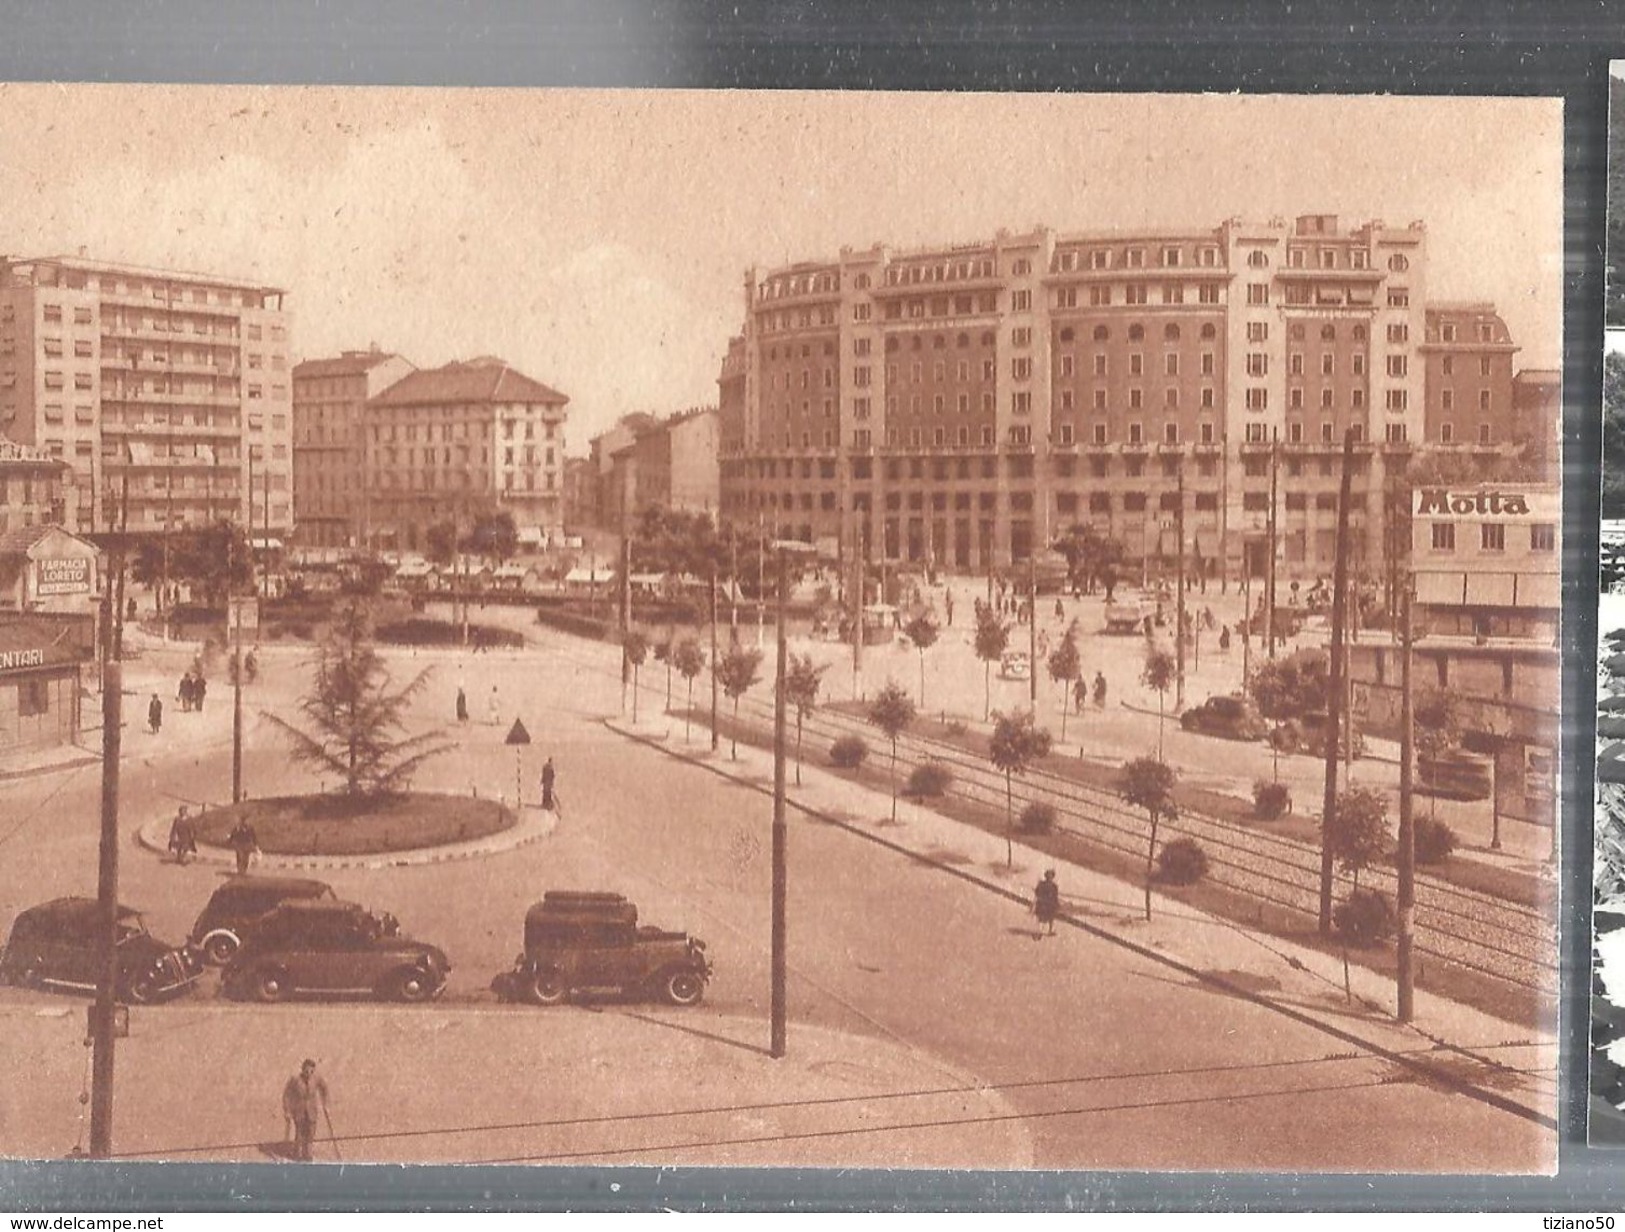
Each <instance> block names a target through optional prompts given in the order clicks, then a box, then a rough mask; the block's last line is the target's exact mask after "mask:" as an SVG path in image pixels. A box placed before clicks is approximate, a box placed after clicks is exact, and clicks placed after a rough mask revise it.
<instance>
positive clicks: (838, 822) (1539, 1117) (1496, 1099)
mask: <svg viewBox="0 0 1625 1232" xmlns="http://www.w3.org/2000/svg"><path fill="white" fill-rule="evenodd" d="M604 726H605V727H606V728H608V729H609V730H610V731H613V732H615V733H616V734H617V735H620V736H624V737H626V738H627V739H629V740H636V741H637V742H638V743H640V744H643V745H647V746H648V747H650V748H653V749H656V750H658V751H659V752H662V753H665V754H666V755H667V756H668V757H673V758H676V759H678V760H681V761H688V762H692V763H693V764H695V765H697V766H699V767H701V768H702V769H705V770H709V771H710V772H711V773H713V774H715V775H717V776H718V777H720V778H725V779H727V780H729V781H730V782H733V783H736V784H738V785H739V786H741V787H745V788H747V789H750V790H753V791H759V792H763V793H764V794H767V793H769V792H771V790H772V789H771V788H766V787H763V786H761V785H760V784H758V783H755V782H752V781H751V780H750V779H748V778H746V777H744V776H743V775H740V774H738V773H735V772H733V771H732V770H730V769H729V763H726V762H724V763H720V764H719V763H718V762H716V761H714V760H711V759H698V758H691V757H686V756H684V754H683V753H682V752H680V751H679V750H677V749H674V748H668V747H666V746H665V745H664V744H663V743H661V742H657V741H654V740H650V739H647V738H646V737H644V736H642V735H640V734H638V733H637V732H635V731H630V730H628V729H627V728H626V727H625V726H623V725H621V724H618V723H616V722H615V721H614V720H612V719H605V720H604ZM786 803H787V804H788V805H789V806H790V807H791V808H794V809H795V810H796V811H797V812H799V813H802V814H804V815H806V816H808V817H813V818H816V819H817V820H819V821H821V822H824V823H826V824H828V825H832V826H836V827H838V828H840V829H843V830H847V831H849V832H851V833H853V834H856V835H858V836H860V837H862V838H864V839H867V840H868V841H870V842H873V843H878V844H879V845H880V846H882V847H886V848H889V849H890V850H892V851H895V852H897V853H898V854H900V855H904V856H907V857H909V858H910V859H913V860H917V861H919V862H921V863H923V864H928V865H931V866H932V867H933V868H937V869H939V870H940V871H941V872H943V873H945V874H947V875H948V876H951V877H957V878H960V879H961V880H964V881H969V882H972V883H974V884H976V885H979V886H981V887H983V888H984V889H987V890H988V891H990V892H992V893H994V894H997V895H999V896H1001V897H1003V898H1005V899H1006V900H1008V901H1009V902H1012V903H1018V904H1020V905H1022V906H1023V907H1025V908H1028V909H1031V907H1032V900H1031V899H1030V898H1029V897H1028V896H1027V895H1026V894H1025V893H1023V892H1022V891H1021V890H1019V889H1012V888H1009V887H1006V886H1002V885H998V884H995V883H994V882H991V881H988V880H986V879H985V878H983V877H981V876H979V875H977V874H976V873H973V872H970V871H968V870H966V869H963V868H957V867H955V866H953V865H951V864H945V863H943V862H941V861H939V860H937V859H934V858H933V857H931V856H930V855H927V854H925V853H923V852H918V851H914V850H912V849H911V848H910V847H908V846H907V845H905V844H903V843H900V842H896V841H893V840H892V839H889V838H887V837H885V836H884V835H881V834H876V833H875V832H874V831H872V830H869V829H866V828H864V827H862V826H859V825H856V824H853V823H852V822H849V821H846V820H843V819H842V818H840V817H837V816H835V815H833V814H831V813H829V812H827V811H826V810H824V809H822V808H819V807H817V806H815V805H812V804H808V803H805V802H804V801H800V800H796V799H794V798H793V797H791V796H789V795H788V794H787V796H786ZM1056 920H1057V921H1058V922H1062V923H1065V924H1067V925H1069V926H1071V927H1073V928H1076V929H1078V930H1079V931H1080V932H1084V933H1087V934H1089V935H1090V936H1093V937H1096V938H1098V939H1100V940H1102V941H1105V942H1107V943H1108V944H1111V945H1115V946H1118V947H1120V948H1122V949H1125V950H1127V951H1129V952H1130V953H1132V954H1134V955H1136V956H1137V957H1139V958H1142V959H1146V960H1148V961H1150V962H1152V963H1155V964H1157V965H1159V966H1163V967H1167V968H1169V969H1171V970H1173V971H1175V972H1177V973H1179V974H1180V975H1182V976H1184V977H1185V978H1187V979H1190V980H1193V981H1195V982H1196V983H1197V984H1200V985H1202V986H1205V987H1208V988H1212V989H1214V990H1216V991H1218V992H1222V993H1225V994H1228V995H1229V996H1232V997H1235V998H1237V999H1238V1000H1241V1001H1247V1002H1250V1003H1251V1004H1253V1005H1257V1006H1259V1007H1260V1008H1263V1009H1267V1010H1270V1011H1273V1012H1274V1013H1277V1014H1280V1015H1281V1016H1282V1017H1284V1018H1287V1019H1289V1020H1291V1021H1293V1022H1296V1023H1298V1024H1300V1025H1302V1026H1306V1027H1309V1028H1311V1029H1312V1030H1316V1031H1319V1032H1321V1033H1322V1034H1324V1035H1326V1036H1329V1037H1330V1038H1332V1039H1334V1040H1337V1041H1339V1042H1340V1043H1344V1044H1350V1045H1353V1046H1354V1047H1356V1048H1359V1049H1362V1050H1364V1051H1365V1052H1368V1053H1370V1054H1371V1055H1372V1056H1374V1057H1377V1058H1379V1059H1381V1060H1383V1061H1387V1062H1388V1063H1389V1064H1391V1065H1394V1066H1396V1067H1397V1068H1399V1069H1401V1070H1404V1071H1407V1072H1409V1073H1412V1074H1416V1075H1417V1076H1419V1077H1421V1078H1423V1079H1425V1080H1428V1081H1431V1082H1434V1083H1436V1084H1438V1085H1440V1086H1442V1087H1444V1088H1445V1089H1447V1090H1450V1091H1454V1092H1456V1093H1457V1094H1460V1095H1465V1096H1467V1097H1468V1098H1470V1099H1474V1100H1477V1101H1478V1102H1480V1103H1483V1104H1486V1105H1488V1106H1489V1107H1492V1108H1495V1109H1496V1110H1497V1111H1500V1112H1506V1113H1509V1114H1511V1115H1513V1116H1516V1117H1519V1118H1520V1119H1522V1120H1526V1121H1530V1122H1531V1123H1533V1124H1536V1125H1540V1126H1542V1127H1544V1128H1548V1129H1553V1130H1555V1129H1557V1128H1558V1122H1557V1118H1556V1116H1555V1115H1552V1114H1548V1113H1545V1112H1542V1111H1540V1110H1539V1109H1537V1108H1531V1107H1529V1106H1528V1105H1526V1104H1523V1103H1520V1102H1519V1101H1518V1100H1516V1099H1514V1098H1512V1097H1511V1096H1509V1095H1507V1094H1504V1093H1503V1092H1501V1091H1499V1090H1497V1089H1495V1088H1494V1087H1493V1086H1488V1085H1480V1084H1479V1083H1476V1082H1473V1081H1472V1080H1470V1079H1468V1078H1465V1077H1463V1076H1461V1075H1460V1074H1459V1073H1456V1072H1454V1071H1453V1070H1451V1069H1450V1068H1449V1065H1450V1062H1451V1060H1452V1058H1453V1057H1455V1056H1458V1055H1464V1054H1465V1055H1476V1054H1474V1052H1473V1049H1472V1048H1471V1047H1470V1046H1468V1047H1461V1046H1457V1045H1452V1044H1449V1043H1448V1042H1445V1041H1439V1040H1435V1042H1434V1051H1436V1052H1438V1054H1439V1056H1440V1058H1441V1060H1440V1061H1439V1062H1438V1063H1435V1062H1434V1061H1432V1060H1429V1059H1428V1058H1427V1057H1425V1056H1419V1055H1416V1054H1415V1053H1413V1052H1411V1051H1409V1050H1405V1049H1401V1048H1398V1047H1396V1046H1393V1045H1391V1044H1384V1043H1379V1042H1378V1041H1377V1040H1375V1039H1371V1038H1368V1037H1367V1034H1364V1033H1361V1032H1360V1031H1358V1030H1357V1029H1355V1027H1354V1026H1351V1025H1348V1024H1344V1023H1339V1022H1329V1021H1326V1020H1323V1019H1322V1018H1320V1017H1318V1016H1317V1015H1316V1014H1315V1013H1314V1012H1313V1011H1312V1010H1310V1009H1307V1008H1303V1007H1299V1006H1296V1005H1293V1004H1291V1003H1289V1002H1286V1001H1278V1000H1276V999H1274V998H1272V997H1270V996H1268V995H1267V994H1265V993H1263V992H1260V991H1258V990H1256V989H1252V988H1249V987H1247V986H1246V985H1245V984H1243V983H1241V982H1240V981H1237V980H1233V979H1230V978H1229V977H1228V976H1227V975H1225V974H1223V973H1221V972H1216V971H1208V970H1204V969H1202V968H1201V967H1198V966H1196V965H1195V964H1193V963H1191V962H1187V961H1185V960H1184V959H1183V958H1181V957H1179V956H1178V955H1176V954H1173V953H1169V952H1168V951H1166V950H1164V949H1162V948H1161V947H1160V946H1157V945H1155V944H1148V943H1147V942H1143V941H1137V940H1135V939H1134V938H1132V937H1128V936H1125V935H1123V934H1122V933H1120V932H1117V931H1114V930H1113V929H1111V928H1108V927H1105V926H1103V925H1101V924H1099V923H1096V922H1094V921H1091V920H1087V919H1085V918H1083V917H1082V916H1079V915H1076V914H1074V913H1071V912H1062V913H1060V914H1059V915H1057V916H1056ZM1378 1012H1379V1014H1380V1017H1379V1018H1377V1019H1375V1020H1373V1021H1372V1023H1371V1025H1372V1026H1379V1025H1380V1026H1382V1027H1385V1028H1396V1027H1400V1026H1402V1024H1400V1023H1399V1022H1398V1021H1397V1020H1395V1019H1394V1018H1392V1017H1391V1016H1389V1015H1388V1014H1387V1013H1386V1012H1385V1011H1378ZM1423 1038H1426V1036H1425V1035H1424V1036H1423ZM1530 1042H1531V1043H1535V1044H1543V1043H1545V1042H1546V1041H1540V1040H1531V1041H1530ZM1478 1059H1480V1060H1482V1058H1478Z"/></svg>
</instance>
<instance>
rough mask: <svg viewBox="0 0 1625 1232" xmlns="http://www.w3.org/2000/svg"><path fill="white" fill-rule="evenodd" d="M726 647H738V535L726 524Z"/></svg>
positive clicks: (731, 524) (732, 527) (730, 525)
mask: <svg viewBox="0 0 1625 1232" xmlns="http://www.w3.org/2000/svg"><path fill="white" fill-rule="evenodd" d="M728 645H729V647H730V648H732V647H734V646H737V645H739V535H738V532H736V531H735V530H734V525H733V523H732V522H729V523H728Z"/></svg>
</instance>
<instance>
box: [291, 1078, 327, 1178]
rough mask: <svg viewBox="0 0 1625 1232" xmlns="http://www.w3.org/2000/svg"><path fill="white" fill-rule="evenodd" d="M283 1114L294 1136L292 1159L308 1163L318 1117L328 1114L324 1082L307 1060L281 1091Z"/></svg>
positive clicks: (325, 1082) (325, 1081)
mask: <svg viewBox="0 0 1625 1232" xmlns="http://www.w3.org/2000/svg"><path fill="white" fill-rule="evenodd" d="M282 1115H283V1118H284V1119H285V1121H286V1126H287V1129H288V1130H289V1131H291V1134H292V1137H293V1157H294V1158H295V1159H297V1160H299V1161H300V1162H301V1163H309V1162H310V1161H311V1160H312V1158H314V1156H313V1152H312V1149H311V1148H312V1147H313V1146H314V1144H315V1142H316V1130H317V1128H318V1121H319V1118H321V1117H323V1116H326V1115H327V1080H326V1079H325V1078H323V1077H322V1076H321V1075H320V1074H318V1073H317V1072H316V1062H314V1061H311V1060H306V1061H305V1063H304V1064H303V1065H301V1066H300V1067H299V1072H298V1073H297V1074H295V1075H294V1076H293V1077H292V1078H289V1079H288V1082H287V1085H286V1086H284V1087H283V1088H282Z"/></svg>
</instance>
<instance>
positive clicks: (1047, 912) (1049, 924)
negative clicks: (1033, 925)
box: [1033, 868, 1061, 941]
mask: <svg viewBox="0 0 1625 1232" xmlns="http://www.w3.org/2000/svg"><path fill="white" fill-rule="evenodd" d="M1033 914H1034V915H1035V916H1037V917H1038V923H1039V925H1040V926H1041V927H1043V928H1045V929H1047V930H1048V932H1047V934H1046V933H1044V932H1040V933H1038V934H1037V935H1036V936H1034V938H1033V940H1034V941H1038V940H1041V939H1042V938H1043V937H1045V936H1046V935H1048V936H1051V937H1053V936H1054V935H1055V917H1056V916H1058V915H1060V914H1061V887H1060V884H1059V883H1058V882H1057V881H1056V880H1055V870H1054V869H1053V868H1051V869H1046V870H1045V872H1044V879H1043V880H1042V881H1040V882H1039V883H1038V884H1037V885H1036V886H1034V887H1033Z"/></svg>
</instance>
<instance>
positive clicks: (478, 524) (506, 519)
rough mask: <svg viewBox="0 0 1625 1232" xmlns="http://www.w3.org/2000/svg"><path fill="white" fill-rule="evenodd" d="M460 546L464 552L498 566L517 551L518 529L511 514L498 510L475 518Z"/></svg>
mask: <svg viewBox="0 0 1625 1232" xmlns="http://www.w3.org/2000/svg"><path fill="white" fill-rule="evenodd" d="M462 546H463V550H464V551H468V552H473V553H475V554H476V555H478V556H483V557H485V558H486V559H488V560H494V561H496V562H497V563H498V564H501V563H502V562H503V561H505V560H508V559H509V558H511V557H512V556H513V554H514V553H515V552H517V551H518V550H519V528H518V527H517V526H515V525H514V521H513V514H511V513H509V512H508V511H507V510H506V509H499V510H498V511H497V512H495V513H488V514H482V515H481V516H480V517H477V518H475V519H474V528H473V529H472V530H471V531H469V533H468V537H467V538H466V539H464V540H463V545H462Z"/></svg>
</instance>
